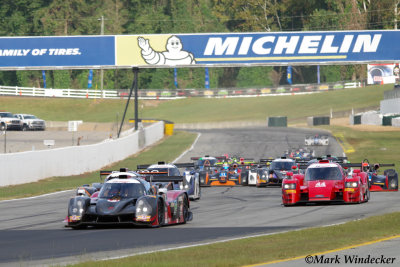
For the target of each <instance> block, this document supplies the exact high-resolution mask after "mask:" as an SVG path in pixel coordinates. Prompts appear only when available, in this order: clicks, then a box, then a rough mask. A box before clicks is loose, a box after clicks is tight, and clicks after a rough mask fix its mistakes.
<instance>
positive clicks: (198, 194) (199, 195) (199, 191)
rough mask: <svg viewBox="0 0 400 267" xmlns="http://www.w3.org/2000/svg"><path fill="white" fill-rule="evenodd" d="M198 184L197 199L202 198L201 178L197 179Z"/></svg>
mask: <svg viewBox="0 0 400 267" xmlns="http://www.w3.org/2000/svg"><path fill="white" fill-rule="evenodd" d="M196 186H197V199H200V198H201V187H200V181H199V180H197V183H196Z"/></svg>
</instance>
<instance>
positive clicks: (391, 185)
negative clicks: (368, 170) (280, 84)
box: [384, 169, 399, 190]
mask: <svg viewBox="0 0 400 267" xmlns="http://www.w3.org/2000/svg"><path fill="white" fill-rule="evenodd" d="M384 175H387V176H388V189H390V190H397V189H399V178H398V175H397V173H396V171H395V170H393V169H388V170H385V171H384Z"/></svg>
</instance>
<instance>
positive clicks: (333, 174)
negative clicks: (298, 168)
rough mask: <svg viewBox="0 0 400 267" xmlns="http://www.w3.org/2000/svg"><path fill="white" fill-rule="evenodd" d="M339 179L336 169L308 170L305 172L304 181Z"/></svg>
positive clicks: (337, 169)
mask: <svg viewBox="0 0 400 267" xmlns="http://www.w3.org/2000/svg"><path fill="white" fill-rule="evenodd" d="M341 179H342V174H341V172H340V170H339V168H338V167H323V168H308V169H307V170H306V176H305V180H306V181H316V180H341Z"/></svg>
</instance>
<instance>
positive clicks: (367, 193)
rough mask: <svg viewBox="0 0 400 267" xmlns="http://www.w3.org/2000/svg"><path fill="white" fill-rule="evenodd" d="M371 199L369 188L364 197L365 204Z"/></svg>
mask: <svg viewBox="0 0 400 267" xmlns="http://www.w3.org/2000/svg"><path fill="white" fill-rule="evenodd" d="M370 198H371V192H370V191H369V188H367V191H366V192H365V196H364V200H365V202H368V201H369V199H370Z"/></svg>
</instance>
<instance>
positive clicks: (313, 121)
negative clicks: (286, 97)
mask: <svg viewBox="0 0 400 267" xmlns="http://www.w3.org/2000/svg"><path fill="white" fill-rule="evenodd" d="M330 122H331V119H330V117H329V116H322V117H308V118H307V125H308V126H317V125H330Z"/></svg>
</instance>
